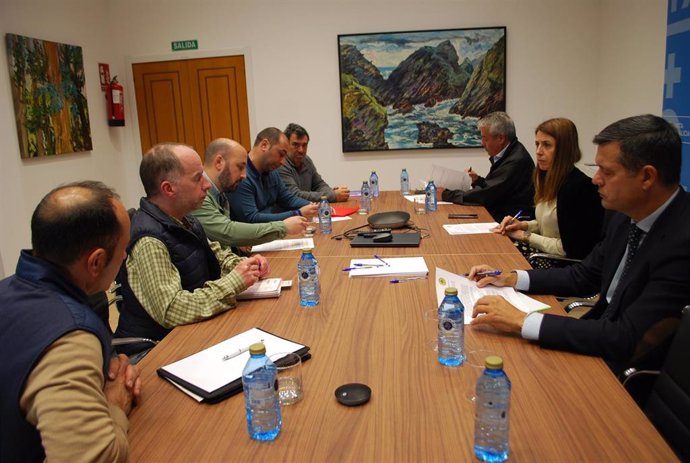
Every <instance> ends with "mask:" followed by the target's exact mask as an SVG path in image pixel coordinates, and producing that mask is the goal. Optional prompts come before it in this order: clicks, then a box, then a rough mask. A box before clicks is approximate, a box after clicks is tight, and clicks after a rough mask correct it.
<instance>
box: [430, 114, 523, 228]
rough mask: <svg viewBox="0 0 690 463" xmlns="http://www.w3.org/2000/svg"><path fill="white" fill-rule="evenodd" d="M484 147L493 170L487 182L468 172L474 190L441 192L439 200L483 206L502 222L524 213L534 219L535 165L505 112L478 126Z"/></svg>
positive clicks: (489, 118) (487, 117) (486, 119)
mask: <svg viewBox="0 0 690 463" xmlns="http://www.w3.org/2000/svg"><path fill="white" fill-rule="evenodd" d="M477 125H478V126H479V130H480V132H481V134H482V146H483V147H484V149H485V150H486V152H487V153H488V154H489V161H490V162H491V168H490V169H489V174H488V175H487V176H486V178H484V177H481V176H479V175H477V173H475V172H474V171H473V170H472V168H471V167H470V168H469V169H468V170H467V173H468V174H469V176H470V178H471V179H472V189H470V190H468V191H462V190H445V189H443V188H439V189H438V193H437V195H438V199H439V200H443V201H452V202H454V203H457V204H480V205H482V206H484V207H485V208H486V210H487V211H489V214H491V216H492V217H493V218H494V219H495V220H496V221H497V222H500V221H501V220H503V218H504V217H505V216H507V215H510V216H512V215H514V214H515V213H516V212H517V211H522V215H523V216H527V217H534V184H533V183H532V171H533V170H534V161H533V160H532V157H531V156H530V155H529V153H528V152H527V150H526V149H525V147H524V146H523V145H522V143H520V142H519V141H518V139H517V137H516V136H515V124H514V123H513V120H512V119H511V118H510V117H509V116H508V115H507V114H506V113H504V112H500V111H499V112H494V113H490V114H487V115H486V116H484V117H483V118H482V119H480V120H479V122H478V123H477Z"/></svg>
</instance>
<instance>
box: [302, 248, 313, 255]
mask: <svg viewBox="0 0 690 463" xmlns="http://www.w3.org/2000/svg"><path fill="white" fill-rule="evenodd" d="M313 250H314V249H312V248H304V249H302V254H311V253H312V251H313Z"/></svg>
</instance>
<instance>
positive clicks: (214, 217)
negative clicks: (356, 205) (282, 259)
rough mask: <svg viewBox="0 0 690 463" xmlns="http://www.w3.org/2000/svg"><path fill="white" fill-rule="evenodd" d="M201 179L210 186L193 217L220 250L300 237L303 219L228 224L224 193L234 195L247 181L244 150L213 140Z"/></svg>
mask: <svg viewBox="0 0 690 463" xmlns="http://www.w3.org/2000/svg"><path fill="white" fill-rule="evenodd" d="M204 176H205V177H206V179H207V180H208V181H209V182H210V183H211V188H209V190H208V191H207V192H206V198H205V199H204V203H203V204H202V205H201V207H200V208H199V209H197V210H195V211H194V212H192V215H193V216H194V217H196V218H197V219H198V220H199V222H201V225H202V226H203V227H204V231H205V232H206V235H207V236H208V238H209V239H211V240H213V241H218V242H219V243H220V244H221V245H222V246H223V247H225V248H228V247H234V246H237V247H239V246H252V245H255V244H261V243H267V242H269V241H273V240H276V239H280V238H283V237H285V235H288V234H289V235H294V234H298V233H302V232H303V231H304V228H305V227H306V226H307V219H305V218H304V217H302V216H293V217H288V218H286V219H285V220H282V221H274V222H267V223H255V224H254V223H245V222H235V221H232V220H230V206H229V204H228V200H227V197H226V196H225V193H229V192H231V191H235V190H236V189H237V187H238V186H239V185H240V182H241V181H242V180H244V179H245V178H246V177H247V150H246V149H244V147H243V146H242V145H240V144H239V143H237V142H236V141H234V140H230V139H229V138H218V139H216V140H213V141H212V142H211V143H210V144H209V145H208V147H207V148H206V153H205V155H204Z"/></svg>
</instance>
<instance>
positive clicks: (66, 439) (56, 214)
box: [0, 181, 141, 462]
mask: <svg viewBox="0 0 690 463" xmlns="http://www.w3.org/2000/svg"><path fill="white" fill-rule="evenodd" d="M128 241H129V217H128V216H127V211H126V210H125V208H124V206H123V205H122V203H121V202H120V200H119V199H118V197H117V195H116V194H115V192H114V191H113V190H111V189H110V188H108V187H106V186H105V185H103V184H102V183H100V182H89V181H85V182H78V183H71V184H68V185H63V186H61V187H58V188H56V189H55V190H53V191H51V192H50V193H48V194H47V195H46V196H45V197H44V198H43V199H42V200H41V202H40V203H39V205H38V206H37V207H36V210H35V211H34V213H33V216H32V217H31V244H32V246H33V249H32V250H24V251H22V253H21V255H20V257H19V262H18V263H17V272H16V273H15V274H14V275H13V276H11V277H9V278H6V279H5V280H2V281H0V356H2V359H3V361H2V362H0V378H2V381H0V416H2V419H0V461H22V462H33V461H36V462H39V461H108V462H120V461H122V462H124V461H127V459H128V458H127V457H128V442H127V428H128V426H129V425H128V423H127V414H128V413H129V412H130V410H131V409H132V407H133V405H134V403H135V401H136V399H137V398H138V397H139V395H140V391H141V380H140V378H139V370H138V369H137V367H136V366H132V365H130V364H129V362H128V360H127V357H125V356H124V355H123V356H120V357H114V358H111V347H110V344H111V336H110V329H109V328H108V327H107V325H106V323H105V322H104V320H102V319H101V318H100V317H99V316H98V315H97V314H96V313H95V312H94V311H93V310H92V309H91V307H89V296H91V295H94V294H96V293H99V292H102V291H105V290H106V289H107V288H108V287H109V286H110V284H111V283H112V281H113V279H114V278H115V274H116V273H117V271H118V269H119V268H120V265H121V264H122V261H123V259H124V258H125V248H126V247H127V242H128Z"/></svg>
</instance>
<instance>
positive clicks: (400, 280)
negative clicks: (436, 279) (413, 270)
mask: <svg viewBox="0 0 690 463" xmlns="http://www.w3.org/2000/svg"><path fill="white" fill-rule="evenodd" d="M426 279H427V277H409V278H400V279H398V280H390V283H405V282H408V281H412V280H426Z"/></svg>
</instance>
